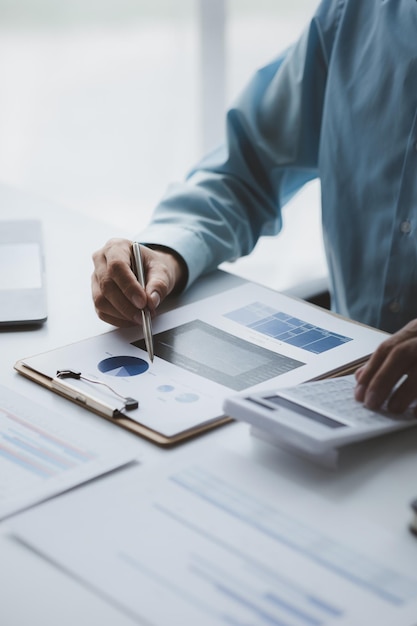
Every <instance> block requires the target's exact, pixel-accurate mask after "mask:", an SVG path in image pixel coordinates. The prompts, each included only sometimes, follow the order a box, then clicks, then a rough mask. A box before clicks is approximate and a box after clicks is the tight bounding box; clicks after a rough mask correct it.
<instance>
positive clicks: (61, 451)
mask: <svg viewBox="0 0 417 626" xmlns="http://www.w3.org/2000/svg"><path fill="white" fill-rule="evenodd" d="M0 418H1V428H0V458H1V459H3V461H4V462H9V463H12V464H13V465H14V466H15V467H16V468H20V469H21V470H24V471H25V472H29V473H30V474H32V475H33V476H34V477H35V476H36V477H38V478H42V479H48V478H51V477H54V476H56V475H58V474H59V473H61V472H65V471H67V470H70V469H72V468H74V467H77V466H79V465H80V464H83V463H86V462H89V461H91V460H93V459H94V458H95V455H94V454H92V453H91V452H89V451H88V450H83V449H81V448H79V447H77V446H74V445H73V444H70V443H68V442H67V441H65V440H64V439H63V438H60V437H59V436H57V435H56V434H53V433H50V432H47V431H46V430H44V429H43V428H42V427H41V426H39V425H38V424H34V423H31V422H30V419H29V417H28V418H23V417H20V416H17V415H15V414H14V413H13V412H12V411H11V410H6V409H2V410H1V411H0Z"/></svg>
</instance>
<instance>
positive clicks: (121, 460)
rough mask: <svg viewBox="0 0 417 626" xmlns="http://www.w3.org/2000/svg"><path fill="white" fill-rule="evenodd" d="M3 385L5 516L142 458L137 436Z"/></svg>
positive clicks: (1, 488) (1, 512)
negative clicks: (53, 409) (58, 410)
mask: <svg viewBox="0 0 417 626" xmlns="http://www.w3.org/2000/svg"><path fill="white" fill-rule="evenodd" d="M88 417H89V416H88V414H87V420H86V419H85V415H84V416H83V417H79V418H77V416H74V415H71V416H70V415H67V414H64V415H60V414H58V413H54V412H51V411H49V410H48V409H46V408H45V407H42V406H41V405H37V404H35V403H34V402H33V401H32V400H29V399H28V398H25V397H24V396H22V395H20V394H18V393H16V392H14V391H12V390H11V389H8V388H6V387H3V386H0V519H2V518H4V517H6V516H8V515H10V514H12V513H15V512H16V511H19V510H21V509H23V508H25V507H27V506H30V505H33V504H35V503H37V502H40V501H42V500H44V499H45V498H48V497H50V496H53V495H56V494H58V493H60V492H62V491H65V490H67V489H69V488H71V487H74V486H75V485H79V484H80V483H83V482H85V481H87V480H90V479H91V478H94V477H96V476H99V475H100V474H104V473H106V472H109V471H110V470H112V469H115V468H116V467H119V466H122V465H125V464H126V463H128V462H129V461H132V460H134V459H135V458H136V457H137V454H138V452H137V446H136V445H134V441H133V439H132V437H129V436H128V435H127V434H126V433H124V432H123V431H121V430H120V429H119V428H118V427H117V426H112V425H111V424H104V425H103V424H100V427H97V425H96V427H94V426H93V425H92V424H91V423H90V424H89V423H88Z"/></svg>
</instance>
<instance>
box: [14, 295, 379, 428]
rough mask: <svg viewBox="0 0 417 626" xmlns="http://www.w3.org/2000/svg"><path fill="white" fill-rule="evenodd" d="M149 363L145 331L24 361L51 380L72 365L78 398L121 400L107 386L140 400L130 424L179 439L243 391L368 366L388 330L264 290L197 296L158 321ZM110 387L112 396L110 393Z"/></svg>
mask: <svg viewBox="0 0 417 626" xmlns="http://www.w3.org/2000/svg"><path fill="white" fill-rule="evenodd" d="M153 331H154V338H153V339H154V352H155V359H154V361H153V363H152V364H151V363H149V358H148V354H147V351H146V346H145V342H144V340H143V338H142V332H141V329H140V328H137V327H134V328H128V329H122V330H116V331H113V332H109V333H104V334H101V335H99V336H97V337H91V338H89V339H86V340H83V341H81V342H78V343H74V344H72V345H67V346H64V347H61V348H57V349H56V350H52V351H50V352H48V353H45V354H40V355H35V356H33V357H30V358H26V359H24V360H23V361H22V362H23V363H24V364H25V365H26V366H27V367H29V368H31V370H33V371H36V372H39V373H41V374H42V375H44V376H47V377H49V378H53V377H54V376H55V375H56V372H57V370H62V369H64V368H65V369H66V368H69V369H72V370H74V371H80V372H81V373H82V375H83V376H84V377H86V378H88V379H91V381H93V383H94V384H93V383H88V382H85V380H84V381H83V380H81V381H80V380H71V384H73V385H74V386H75V387H77V388H79V389H80V391H81V393H82V392H85V393H89V394H90V395H92V396H94V397H96V398H98V399H102V400H105V401H106V402H107V403H108V404H111V405H112V403H114V402H115V397H114V394H112V393H110V392H108V389H107V387H105V386H104V385H97V384H95V383H97V382H100V383H105V384H106V385H110V386H111V387H112V388H113V389H114V390H116V391H117V392H118V393H119V394H121V395H122V396H123V397H125V396H129V397H131V398H135V399H137V400H138V401H139V408H138V409H136V410H132V411H129V413H128V416H129V418H130V419H132V420H135V421H137V422H138V423H140V424H143V425H144V426H146V427H147V428H150V429H152V430H154V431H156V432H158V433H161V434H163V435H164V436H166V437H174V436H175V435H177V434H178V433H182V432H186V431H187V430H188V429H192V428H194V427H196V426H198V425H200V424H203V423H205V422H210V421H212V420H216V419H218V418H219V417H221V416H222V414H223V410H222V404H223V400H224V399H225V398H226V397H227V396H229V395H231V394H233V393H236V392H238V391H242V390H246V389H250V390H251V391H258V390H262V389H267V388H273V387H274V388H278V387H284V386H290V385H295V384H298V383H301V382H305V381H306V380H310V379H314V378H317V377H320V376H323V375H325V374H326V375H327V374H329V373H330V372H333V371H335V370H336V371H339V370H340V369H343V368H344V367H346V365H348V364H351V363H355V362H357V361H360V360H363V359H364V358H366V357H367V356H368V355H369V354H371V353H372V352H373V351H374V350H375V348H376V347H377V346H378V345H379V344H380V343H381V341H383V339H385V338H386V334H385V333H382V332H381V331H378V330H374V329H371V328H368V327H365V326H362V325H360V324H356V323H354V322H351V321H348V320H345V319H342V318H340V317H337V316H335V315H332V314H331V313H329V312H328V311H325V310H324V309H320V308H318V307H314V306H311V305H309V304H307V303H306V302H302V301H300V300H296V299H293V298H289V297H287V296H285V295H283V294H279V293H276V292H273V291H271V290H269V289H266V288H265V287H261V286H260V285H254V284H252V283H247V284H246V283H245V284H244V285H242V286H240V287H236V288H234V289H230V290H228V291H227V292H223V293H221V294H217V295H216V296H212V297H210V298H206V299H204V300H200V301H198V302H195V303H193V304H189V305H186V306H183V307H180V308H178V309H175V310H173V311H170V312H168V313H164V314H162V315H160V316H157V317H156V318H155V319H154V320H153ZM106 390H107V392H106Z"/></svg>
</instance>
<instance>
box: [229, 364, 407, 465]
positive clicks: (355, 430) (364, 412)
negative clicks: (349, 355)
mask: <svg viewBox="0 0 417 626" xmlns="http://www.w3.org/2000/svg"><path fill="white" fill-rule="evenodd" d="M354 387H355V378H354V376H353V375H350V376H341V377H337V378H330V379H327V380H322V381H316V382H310V383H303V384H301V385H297V386H295V387H289V388H285V389H278V390H270V391H264V392H262V393H256V394H246V395H239V396H232V397H230V398H228V399H227V400H226V401H225V403H224V410H225V413H226V414H227V415H229V416H230V417H233V418H235V419H237V420H241V421H244V422H248V423H249V424H251V425H252V426H253V427H255V428H256V429H257V430H258V431H261V432H263V433H264V434H265V435H266V437H264V438H267V437H268V436H269V437H270V438H271V439H272V440H273V442H275V443H282V444H283V445H288V446H290V447H292V448H295V449H299V450H303V451H305V452H307V453H309V454H312V455H320V454H323V453H325V452H327V451H329V450H334V449H337V448H340V447H342V446H344V445H346V444H350V443H354V442H358V441H361V440H364V439H369V438H371V437H376V436H377V435H382V434H385V433H389V432H392V431H396V430H400V429H403V428H407V427H410V426H413V425H414V426H416V425H417V418H416V417H415V416H414V414H413V412H412V410H411V409H410V410H409V411H408V412H406V413H403V414H401V415H394V414H391V413H389V412H388V411H387V410H386V409H385V408H382V409H381V410H380V411H371V410H369V409H367V408H365V407H364V406H363V404H361V403H359V402H357V401H356V400H355V398H354Z"/></svg>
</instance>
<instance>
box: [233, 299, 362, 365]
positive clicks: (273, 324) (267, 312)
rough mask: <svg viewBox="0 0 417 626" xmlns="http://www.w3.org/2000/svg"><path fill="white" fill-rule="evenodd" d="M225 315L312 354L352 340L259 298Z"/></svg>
mask: <svg viewBox="0 0 417 626" xmlns="http://www.w3.org/2000/svg"><path fill="white" fill-rule="evenodd" d="M225 317H227V318H228V319H230V320H233V321H234V322H237V323H238V324H241V325H242V326H245V327H246V328H251V329H253V330H256V331H257V332H259V333H261V334H263V335H267V336H268V337H273V338H274V339H278V340H279V341H282V342H283V343H287V344H289V345H292V346H296V347H298V348H302V349H303V350H307V351H308V352H312V353H314V354H321V353H322V352H327V350H331V349H332V348H336V347H338V346H341V345H342V344H344V343H347V342H348V341H352V338H351V337H346V336H344V335H339V334H338V333H335V332H333V331H330V330H326V329H325V328H320V327H319V326H314V325H312V324H309V323H308V322H306V321H304V320H301V319H298V318H297V317H293V316H291V315H287V314H286V313H283V312H282V311H277V310H275V309H273V308H272V307H270V306H267V305H265V304H262V303H261V302H253V303H252V304H248V305H246V306H244V307H242V308H240V309H236V310H235V311H231V312H230V313H226V314H225Z"/></svg>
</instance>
